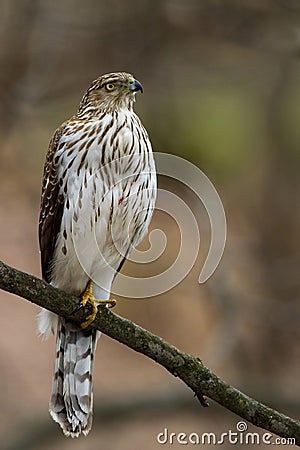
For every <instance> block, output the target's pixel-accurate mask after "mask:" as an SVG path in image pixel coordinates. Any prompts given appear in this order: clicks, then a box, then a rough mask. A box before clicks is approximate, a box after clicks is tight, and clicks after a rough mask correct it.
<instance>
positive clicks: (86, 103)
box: [77, 72, 143, 116]
mask: <svg viewBox="0 0 300 450" xmlns="http://www.w3.org/2000/svg"><path fill="white" fill-rule="evenodd" d="M138 91H141V92H143V87H142V85H141V83H140V82H139V81H138V80H136V79H135V78H134V77H133V76H132V75H131V74H130V73H126V72H116V73H108V74H106V75H102V76H101V77H99V78H97V79H96V80H94V81H93V82H92V84H91V85H90V87H89V88H88V90H87V92H86V94H85V95H84V97H83V99H82V100H81V103H80V107H79V110H78V114H77V115H78V116H84V115H89V116H91V115H97V114H99V113H100V114H101V113H103V112H113V111H120V110H122V109H132V106H133V103H134V101H135V93H136V92H138Z"/></svg>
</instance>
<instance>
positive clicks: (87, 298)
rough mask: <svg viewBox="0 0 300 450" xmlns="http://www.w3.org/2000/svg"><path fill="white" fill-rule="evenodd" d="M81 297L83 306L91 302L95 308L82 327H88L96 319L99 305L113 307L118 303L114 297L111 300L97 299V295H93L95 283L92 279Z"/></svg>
mask: <svg viewBox="0 0 300 450" xmlns="http://www.w3.org/2000/svg"><path fill="white" fill-rule="evenodd" d="M81 298H82V300H81V302H80V305H81V306H85V305H86V304H87V303H89V304H90V305H91V306H92V308H93V311H92V314H90V315H89V316H87V318H86V320H85V321H84V322H82V323H81V324H80V325H81V328H87V327H88V326H89V325H90V324H91V323H92V322H93V321H94V320H95V317H96V315H97V312H98V306H99V305H106V306H108V307H109V308H113V307H114V306H115V305H116V303H117V302H116V300H114V299H111V300H97V299H95V297H94V295H93V284H92V282H91V280H90V281H89V282H88V284H87V287H86V289H85V291H84V292H83V294H82V296H81Z"/></svg>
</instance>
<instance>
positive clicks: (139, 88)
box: [129, 80, 143, 93]
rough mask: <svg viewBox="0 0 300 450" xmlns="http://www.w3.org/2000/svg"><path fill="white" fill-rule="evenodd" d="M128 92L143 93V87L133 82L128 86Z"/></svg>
mask: <svg viewBox="0 0 300 450" xmlns="http://www.w3.org/2000/svg"><path fill="white" fill-rule="evenodd" d="M129 90H130V92H137V91H141V92H142V93H143V86H142V85H141V83H140V82H139V81H138V80H134V81H133V82H132V83H131V84H130V86H129Z"/></svg>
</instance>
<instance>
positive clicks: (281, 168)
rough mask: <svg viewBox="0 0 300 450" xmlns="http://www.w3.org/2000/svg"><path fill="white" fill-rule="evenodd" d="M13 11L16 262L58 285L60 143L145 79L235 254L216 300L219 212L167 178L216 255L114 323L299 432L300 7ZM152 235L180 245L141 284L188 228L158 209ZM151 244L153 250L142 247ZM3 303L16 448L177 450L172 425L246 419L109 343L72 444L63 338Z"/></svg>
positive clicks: (8, 128) (118, 5)
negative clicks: (217, 202) (177, 355)
mask: <svg viewBox="0 0 300 450" xmlns="http://www.w3.org/2000/svg"><path fill="white" fill-rule="evenodd" d="M0 6H1V16H0V64H1V71H0V92H1V93H0V96H1V104H0V135H1V149H0V177H1V191H0V200H1V202H0V226H1V233H0V246H1V247H0V248H1V254H0V257H1V259H2V260H3V261H5V262H6V263H8V264H10V265H12V266H14V267H17V268H19V269H21V270H24V271H27V272H29V273H32V274H35V275H37V276H41V271H40V262H39V250H38V238H37V223H38V214H39V200H40V187H41V178H42V171H43V164H44V158H45V153H46V150H47V146H48V142H49V140H50V138H51V135H52V133H53V131H54V130H55V128H56V127H57V126H58V125H60V123H61V122H62V121H64V120H65V119H67V118H69V117H70V116H72V115H73V114H74V113H75V111H76V109H77V107H78V104H79V101H80V99H81V97H82V95H83V93H84V91H85V90H86V88H87V87H88V85H89V84H90V82H91V81H92V80H93V79H94V78H96V77H97V76H99V75H101V74H103V73H106V72H111V71H119V70H124V71H128V72H131V73H133V74H134V75H135V76H136V78H137V79H138V80H140V81H141V82H142V83H143V86H144V95H143V96H138V98H137V103H136V111H137V112H138V114H139V116H140V117H141V119H142V121H143V123H144V124H145V126H146V128H147V130H148V131H149V134H150V136H151V140H152V143H153V147H154V149H155V150H156V151H161V152H168V153H172V154H176V155H179V156H182V157H184V158H186V159H188V160H189V161H191V162H193V163H194V164H195V165H197V166H198V167H199V168H201V169H202V170H203V171H204V172H205V173H206V175H207V176H208V177H209V178H210V180H211V181H212V182H213V183H214V185H215V187H216V188H217V190H218V192H219V194H220V197H221V198H222V201H223V204H224V208H225V210H226V216H227V222H228V239H227V244H226V249H225V253H224V256H223V259H222V261H221V264H220V266H219V267H218V269H217V271H216V272H215V274H214V275H213V277H212V278H211V279H210V280H209V281H208V282H207V283H205V284H204V285H199V284H198V275H199V272H200V270H201V267H202V264H203V260H204V259H205V256H206V253H207V249H208V246H209V238H210V234H209V224H208V219H207V217H206V214H205V210H204V208H203V207H202V206H201V205H199V204H198V203H197V201H196V199H195V197H194V196H193V195H192V193H191V192H190V191H189V190H188V189H186V188H185V187H182V186H180V185H179V184H178V183H174V182H170V180H168V179H164V178H160V180H159V184H160V186H161V187H164V188H169V189H170V190H172V191H173V192H175V193H176V195H178V196H179V197H180V198H182V199H183V200H184V201H185V202H186V203H187V204H188V205H189V206H190V207H191V208H192V209H193V211H194V213H195V216H196V217H197V221H198V223H199V227H200V230H201V233H202V234H201V238H202V242H201V249H200V254H199V257H198V258H197V261H196V264H195V266H194V268H193V269H192V270H191V272H190V274H189V275H188V277H187V278H185V280H184V281H182V282H181V283H180V284H179V285H178V286H176V287H174V288H173V289H172V290H170V291H169V292H167V293H164V294H163V295H160V296H158V297H155V298H151V299H141V300H130V299H126V298H120V300H119V302H118V304H117V307H116V309H115V310H116V312H117V313H118V314H121V315H123V316H125V317H127V318H129V319H131V320H133V321H135V322H137V323H138V324H139V325H141V326H143V327H145V328H147V329H149V330H150V331H152V332H153V333H156V334H158V335H160V336H162V337H163V338H164V339H167V340H168V341H170V342H171V343H172V344H174V345H176V346H178V347H179V348H181V349H183V350H184V351H186V352H190V353H193V354H194V355H196V356H198V357H200V358H201V360H202V361H203V362H204V364H206V365H207V366H208V367H210V368H211V369H212V370H213V371H214V372H216V373H217V375H219V376H221V377H222V378H224V379H225V380H226V381H227V382H229V383H230V384H233V385H235V386H236V387H237V388H239V389H241V390H244V391H245V392H246V393H247V394H249V395H250V396H252V397H254V398H255V399H257V400H260V401H263V402H266V403H267V404H268V405H270V406H272V407H275V408H278V409H279V410H280V411H281V412H283V413H286V414H289V415H292V416H293V417H295V418H298V419H299V418H300V383H299V373H300V350H299V339H300V327H299V323H300V308H299V294H300V278H299V262H300V252H299V250H300V239H299V237H300V236H299V229H300V211H299V200H298V199H299V187H300V186H299V185H300V177H299V163H300V152H299V142H300V126H299V124H300V2H299V1H297V0H252V1H251V2H248V1H243V0H227V1H226V2H224V1H222V0H202V1H196V0H188V1H183V0H156V1H153V0H140V1H139V2H135V1H133V0H112V1H110V2H108V1H105V0H100V1H99V0H97V1H96V0H87V1H85V2H82V1H79V0H61V1H60V2H52V1H50V0H1V2H0ZM151 227H152V228H153V229H154V228H161V229H164V230H165V232H166V235H167V238H168V246H167V249H166V252H165V254H164V256H163V260H162V261H161V262H160V260H158V261H157V262H156V263H155V264H156V265H152V266H151V267H150V268H148V267H147V266H148V265H143V266H142V267H139V266H138V265H136V264H133V263H129V264H127V265H125V266H124V269H123V271H124V273H126V271H127V272H130V273H132V274H135V273H136V274H138V276H145V275H147V274H148V273H149V272H151V270H154V271H159V270H160V267H161V266H163V267H165V266H166V265H167V264H171V262H172V261H173V260H174V258H176V252H177V250H178V242H179V238H180V233H179V231H178V227H177V225H176V222H175V221H174V220H173V219H171V218H170V217H168V216H167V215H166V214H164V213H159V212H156V213H155V215H154V218H153V222H152V226H151ZM147 245H148V243H147V239H145V242H144V243H142V246H141V248H146V247H147ZM190 245H191V250H192V248H193V243H192V242H191V243H190ZM143 246H144V247H143ZM153 264H154V263H153ZM160 264H161V266H160ZM153 267H154V269H153ZM0 296H1V329H0V352H1V359H0V371H1V390H0V417H1V420H0V433H1V436H0V437H1V438H0V442H1V443H0V448H1V449H2V448H3V449H5V450H6V449H10V450H13V449H14V450H16V449H24V448H26V449H45V450H52V449H54V448H55V449H56V448H58V447H59V448H60V449H62V450H64V449H66V450H67V449H70V448H72V449H74V450H79V449H80V450H81V449H91V450H94V449H95V450H96V449H97V450H100V449H105V450H119V449H122V450H126V449H141V448H142V449H144V450H150V449H157V448H160V447H161V445H159V444H158V443H157V440H156V436H157V434H158V433H160V432H161V431H163V429H164V428H165V427H167V428H168V430H169V432H175V433H179V432H186V433H190V432H192V431H193V432H197V433H199V434H200V433H203V432H215V433H216V434H221V433H222V432H226V431H227V430H229V429H232V430H235V429H236V423H237V422H238V421H239V418H238V417H237V416H235V415H234V414H232V413H230V412H229V411H226V410H225V409H223V408H221V407H219V406H218V405H217V404H215V403H214V402H213V401H211V402H210V407H209V408H206V409H203V408H202V407H201V406H200V405H199V404H198V403H197V400H196V399H195V398H194V397H193V394H192V392H190V391H188V389H187V388H186V387H185V386H184V385H183V384H182V383H181V382H180V381H179V380H177V379H174V378H172V377H171V376H170V375H169V374H168V373H167V372H166V371H165V370H164V369H163V368H161V367H159V366H158V365H156V364H155V363H153V362H152V361H150V360H147V359H146V357H144V356H142V355H139V354H136V353H134V352H133V351H131V350H129V349H128V348H126V347H124V346H121V345H120V344H118V343H117V342H114V341H112V340H111V339H109V338H107V337H106V336H103V337H102V338H101V341H100V343H99V347H98V350H97V357H96V363H95V379H94V398H95V415H94V426H93V429H92V432H91V433H90V435H89V436H88V437H87V438H80V439H78V440H76V441H74V440H68V439H66V438H64V437H63V435H62V433H61V431H60V429H59V427H58V426H57V425H56V424H54V422H52V420H51V419H50V416H49V414H48V400H49V396H50V390H51V383H52V371H53V360H54V339H53V338H51V339H49V340H48V341H47V342H42V341H41V340H40V339H38V338H37V336H36V314H37V312H38V308H37V307H35V306H34V305H31V304H29V303H28V302H26V301H24V300H21V299H19V298H17V297H14V296H11V295H9V294H6V293H4V292H1V293H0ZM249 431H258V432H260V433H261V434H262V433H263V431H262V430H258V429H255V428H254V427H252V426H249ZM165 447H167V448H168V447H170V448H174V449H176V448H178V449H179V448H181V445H179V444H175V443H174V444H172V445H171V444H166V445H165ZM203 447H204V448H206V446H203ZM208 447H210V446H209V445H207V448H208ZM229 447H230V446H229V445H228V444H223V448H229ZM262 447H263V446H262ZM282 447H283V446H282ZM278 448H281V446H278Z"/></svg>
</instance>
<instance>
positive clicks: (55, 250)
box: [38, 72, 156, 437]
mask: <svg viewBox="0 0 300 450" xmlns="http://www.w3.org/2000/svg"><path fill="white" fill-rule="evenodd" d="M138 91H141V92H143V89H142V85H141V83H140V82H139V81H137V80H136V79H135V78H134V77H133V76H132V75H131V74H129V73H125V72H119V73H109V74H106V75H103V76H101V77H99V78H97V79H96V80H94V81H93V82H92V84H91V85H90V87H89V88H88V90H87V92H86V93H85V95H84V96H83V98H82V100H81V103H80V105H79V109H78V111H77V113H76V114H75V115H74V116H73V117H72V118H71V119H69V120H67V121H66V122H64V123H63V124H62V125H61V126H60V127H59V128H58V129H57V130H56V131H55V133H54V135H53V137H52V139H51V141H50V144H49V149H48V153H47V156H46V163H45V167H44V177H43V184H42V197H41V210H40V221H39V242H40V250H41V266H42V274H43V278H44V279H45V280H46V281H47V282H48V283H50V284H51V285H53V286H55V287H57V288H59V289H62V290H64V291H65V292H68V293H70V294H74V295H77V296H81V299H82V300H81V305H82V306H84V305H85V304H86V303H87V302H89V303H91V305H92V307H93V313H92V314H91V315H90V316H89V317H88V318H87V320H86V321H85V322H84V323H82V324H81V326H79V325H76V324H74V323H72V322H71V321H68V320H66V319H64V318H62V317H58V316H57V315H55V314H54V313H51V312H49V311H47V310H42V311H41V312H40V314H39V324H38V330H39V333H40V334H45V335H49V334H50V333H51V332H54V331H55V329H56V358H55V368H54V380H53V388H52V394H51V399H50V404H49V410H50V414H51V416H52V418H53V419H54V421H56V422H58V423H59V425H60V426H61V428H62V430H63V432H64V434H65V435H67V436H71V437H78V436H79V435H80V434H81V433H83V434H84V435H87V434H88V432H89V431H90V429H91V425H92V409H93V400H92V398H93V394H92V372H93V362H94V353H95V349H96V343H97V339H98V338H99V336H100V333H99V332H98V331H96V330H95V329H93V328H92V327H90V326H89V325H90V323H91V322H92V321H93V319H94V318H95V315H96V312H97V305H98V304H100V303H102V304H106V305H107V306H110V305H113V304H114V303H115V301H114V300H112V299H110V291H111V286H112V283H113V280H114V277H115V276H116V274H117V272H118V271H119V270H120V269H121V266H122V264H123V262H124V261H125V259H126V257H127V256H128V254H129V253H130V251H132V249H133V248H134V247H135V246H136V245H137V244H138V243H139V242H140V241H141V239H142V238H143V236H144V235H145V233H146V232H147V229H148V225H149V222H150V219H151V216H152V212H153V208H154V204H155V197H156V174H155V164H154V159H153V154H152V148H151V143H150V140H149V137H148V134H147V132H146V130H145V128H144V127H143V125H142V123H141V121H140V119H139V117H138V116H137V115H136V114H135V113H134V111H133V104H134V101H135V96H136V93H137V92H138Z"/></svg>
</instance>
